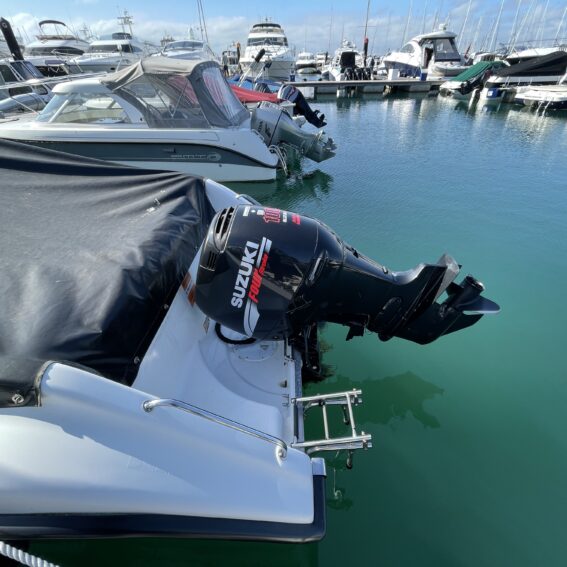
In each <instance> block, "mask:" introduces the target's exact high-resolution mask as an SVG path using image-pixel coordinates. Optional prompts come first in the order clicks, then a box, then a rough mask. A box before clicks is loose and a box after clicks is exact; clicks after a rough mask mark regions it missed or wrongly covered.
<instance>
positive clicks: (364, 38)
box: [362, 0, 370, 67]
mask: <svg viewBox="0 0 567 567" xmlns="http://www.w3.org/2000/svg"><path fill="white" fill-rule="evenodd" d="M369 13H370V0H368V3H367V4H366V21H365V22H364V37H363V38H362V46H363V50H364V66H365V67H366V58H367V55H368V36H367V35H366V33H367V32H368V15H369Z"/></svg>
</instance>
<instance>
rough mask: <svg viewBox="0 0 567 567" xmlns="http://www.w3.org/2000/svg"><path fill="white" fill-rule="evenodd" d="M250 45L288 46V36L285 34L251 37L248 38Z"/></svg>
mask: <svg viewBox="0 0 567 567" xmlns="http://www.w3.org/2000/svg"><path fill="white" fill-rule="evenodd" d="M246 45H248V46H254V45H276V46H284V45H285V46H287V38H286V37H284V36H273V35H270V36H263V37H250V38H248V43H247V44H246Z"/></svg>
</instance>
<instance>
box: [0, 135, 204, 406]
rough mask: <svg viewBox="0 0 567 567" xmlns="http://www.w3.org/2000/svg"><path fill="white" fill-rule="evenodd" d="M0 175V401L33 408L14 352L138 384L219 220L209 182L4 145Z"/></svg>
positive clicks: (30, 381) (30, 371)
mask: <svg viewBox="0 0 567 567" xmlns="http://www.w3.org/2000/svg"><path fill="white" fill-rule="evenodd" d="M0 176H1V179H2V183H1V185H0V187H1V188H0V195H1V197H2V203H1V206H0V226H1V229H0V230H1V232H2V251H1V254H0V357H11V358H12V361H11V362H9V363H6V369H5V370H1V368H0V407H5V406H6V405H9V406H11V405H13V404H12V403H11V402H10V400H11V399H12V398H13V396H14V395H16V394H20V395H22V396H24V398H25V399H26V400H27V401H26V403H35V402H34V395H33V394H32V391H33V389H34V388H35V385H36V383H37V382H36V377H37V371H36V369H35V367H34V364H35V363H32V362H30V363H29V364H30V365H31V366H28V363H27V362H21V364H22V368H21V371H17V372H16V371H14V364H15V362H14V359H16V358H17V359H19V360H20V361H24V360H26V359H31V360H32V361H33V360H35V361H46V360H58V361H68V362H71V363H77V364H81V365H83V366H86V367H88V368H92V369H93V370H95V371H97V372H99V373H100V374H102V375H103V376H106V377H108V378H111V379H113V380H116V381H120V382H122V383H124V384H127V385H131V384H132V382H133V381H134V379H135V377H136V373H137V369H138V366H139V362H140V360H141V359H142V357H143V356H144V354H145V352H146V349H147V347H148V346H149V344H150V342H151V340H152V339H153V337H154V335H155V332H156V330H157V328H158V327H159V325H160V323H161V321H162V320H163V317H164V316H165V313H166V310H167V306H168V305H169V304H170V303H171V300H172V298H173V296H174V295H175V293H176V291H177V289H178V288H179V285H180V283H181V281H182V279H183V277H184V275H185V274H186V272H187V270H188V268H189V266H190V264H191V262H192V260H193V258H194V256H195V254H196V251H197V250H198V249H199V247H200V245H201V242H202V240H203V238H204V236H205V234H206V231H207V228H208V225H209V223H210V220H211V219H212V217H213V214H214V210H213V208H212V206H211V204H210V202H209V201H208V199H207V196H206V192H205V183H204V180H203V179H202V178H195V177H189V176H187V175H183V174H180V173H174V172H163V171H151V170H143V169H137V168H130V167H126V166H121V165H117V164H112V163H109V162H102V161H98V160H94V159H89V158H82V157H77V156H72V155H69V154H64V153H60V152H54V151H51V150H44V149H41V148H36V147H32V146H28V145H23V144H19V143H16V142H10V141H6V140H0ZM6 360H8V359H6ZM1 366H2V364H1V363H0V367H1ZM24 367H25V368H27V369H25V368H24ZM20 405H21V404H20Z"/></svg>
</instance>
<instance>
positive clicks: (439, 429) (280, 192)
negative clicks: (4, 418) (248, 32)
mask: <svg viewBox="0 0 567 567" xmlns="http://www.w3.org/2000/svg"><path fill="white" fill-rule="evenodd" d="M316 107H317V108H320V109H321V110H322V112H324V113H325V114H326V115H327V117H328V119H329V126H328V128H327V131H328V132H329V134H331V135H332V136H333V137H334V138H335V140H336V141H337V143H338V144H339V146H340V149H339V153H338V154H337V156H336V157H335V158H334V159H332V160H330V161H329V162H326V163H323V164H320V167H319V168H316V167H314V166H313V164H306V168H307V169H308V170H309V171H310V173H309V174H304V175H303V176H302V177H299V176H297V175H296V176H292V178H290V179H280V180H279V181H278V183H277V184H270V185H256V186H249V187H246V188H245V189H242V187H238V190H240V191H245V192H247V193H249V194H251V195H252V196H254V197H256V198H257V199H258V200H260V201H262V202H263V203H264V204H269V205H273V206H277V207H280V208H284V209H289V210H295V211H298V212H301V213H304V214H308V215H312V216H315V217H318V218H320V219H321V220H323V221H324V222H326V223H327V224H329V225H330V226H331V227H333V228H334V229H335V230H336V231H337V232H338V233H339V234H340V235H341V236H342V237H343V238H344V239H345V240H346V241H347V242H350V243H351V244H353V245H354V246H356V247H357V248H358V249H359V250H361V251H362V252H364V253H366V254H367V255H369V256H371V257H373V258H375V259H376V260H378V261H380V262H381V263H384V264H386V265H387V266H389V267H390V268H392V269H395V270H402V269H407V268H410V267H413V266H414V265H415V264H417V263H419V262H420V261H431V262H432V261H436V260H437V259H438V257H439V256H440V255H441V254H442V253H443V252H449V253H451V254H453V255H454V256H455V258H456V259H457V260H458V261H459V262H460V263H461V264H463V272H464V274H466V273H472V274H473V275H475V276H476V277H478V278H479V279H481V280H482V281H483V282H484V283H485V285H486V288H487V292H486V296H487V297H489V298H491V299H494V300H496V301H498V302H499V303H500V304H501V306H502V312H501V313H500V314H499V315H498V316H495V317H490V318H489V317H485V318H484V319H483V320H482V321H481V322H480V323H478V324H477V325H476V326H474V327H472V328H470V329H467V330H465V331H463V332H461V333H457V334H455V335H451V336H448V337H444V338H442V339H440V340H439V341H437V342H436V343H434V344H432V345H428V346H418V345H414V344H411V343H408V342H403V341H401V340H399V339H394V340H392V341H390V342H388V343H381V342H379V341H378V339H377V338H376V337H374V336H367V337H364V338H362V339H360V338H359V339H354V340H352V341H350V342H349V343H346V342H345V341H344V337H345V335H346V330H345V329H344V328H338V327H337V328H331V327H328V328H327V329H326V331H325V333H324V338H325V340H326V342H328V343H329V347H330V348H329V350H328V352H327V353H326V355H325V359H324V362H325V363H326V364H328V365H330V366H331V367H332V369H333V375H332V376H331V377H330V378H329V379H328V381H327V382H326V383H325V384H322V385H321V384H320V385H317V386H315V387H311V388H310V389H309V392H311V393H315V392H317V391H327V390H329V391H336V390H344V389H348V388H352V387H360V388H362V390H363V398H364V405H363V406H362V407H361V408H359V409H360V411H359V412H358V416H359V420H360V422H361V423H362V425H363V428H364V430H365V431H367V432H370V433H372V435H373V438H374V448H373V449H371V450H370V451H368V452H365V453H357V455H356V456H355V466H354V469H353V470H352V471H347V470H345V469H339V470H337V472H336V474H335V473H334V472H333V469H332V468H331V467H329V478H328V487H327V499H328V532H327V537H326V538H325V540H323V541H322V542H321V543H319V544H310V545H303V546H301V545H280V544H253V543H240V542H226V543H225V542H206V541H182V540H176V541H171V540H130V541H109V542H73V543H44V544H36V545H34V546H32V551H33V552H36V553H39V554H41V555H42V556H44V557H45V558H47V559H50V560H52V561H58V562H59V563H60V564H62V565H101V564H104V565H106V566H107V567H110V566H114V565H117V566H118V565H120V566H130V565H132V566H133V565H175V566H177V565H195V566H197V565H198V566H201V565H215V566H216V565H243V566H244V565H246V566H249V565H254V566H255V565H259V566H260V565H271V566H280V565H281V566H283V565H285V566H289V565H310V566H311V565H321V566H335V565H337V566H338V565H345V564H346V565H349V566H359V565H361V566H366V565H372V566H396V567H397V566H402V567H403V566H410V565H411V566H414V565H416V566H435V567H441V566H445V565H446V566H471V567H473V566H474V567H478V566H480V565H482V566H508V565H510V566H514V567H520V566H526V567H527V566H530V567H531V566H536V565H538V566H539V565H542V566H547V567H554V566H564V565H565V564H566V563H567V537H566V536H565V527H566V526H567V417H566V416H567V371H566V368H565V355H566V353H567V330H566V322H567V301H566V294H565V290H566V289H567V287H566V284H565V282H566V280H567V159H566V156H567V117H566V116H565V114H564V115H563V116H561V115H552V116H547V117H544V118H542V117H537V116H535V115H533V114H531V113H529V112H525V111H520V110H516V109H512V108H509V107H507V108H506V109H505V110H501V111H498V112H487V111H484V110H482V109H477V110H476V111H472V112H471V111H468V110H467V108H466V107H459V106H455V103H452V102H448V101H445V100H437V99H435V98H429V97H424V98H423V97H422V98H417V97H411V98H410V97H407V98H381V97H376V98H366V99H363V100H361V99H353V100H344V101H336V100H335V99H327V100H326V101H318V102H317V103H316Z"/></svg>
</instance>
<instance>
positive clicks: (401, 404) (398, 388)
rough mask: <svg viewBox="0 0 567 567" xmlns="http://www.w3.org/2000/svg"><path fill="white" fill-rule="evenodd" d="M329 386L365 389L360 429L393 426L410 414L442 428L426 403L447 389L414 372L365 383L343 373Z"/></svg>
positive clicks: (317, 387) (359, 413) (332, 388)
mask: <svg viewBox="0 0 567 567" xmlns="http://www.w3.org/2000/svg"><path fill="white" fill-rule="evenodd" d="M328 384H329V390H330V391H337V392H341V391H345V390H351V389H352V388H359V389H361V390H362V399H363V400H364V403H363V404H362V405H360V406H358V407H357V408H356V423H357V426H358V428H359V429H361V428H364V427H365V426H368V425H370V424H375V425H387V424H391V422H392V421H401V420H403V419H405V418H406V417H407V416H408V415H411V416H413V417H414V419H416V420H417V421H419V422H420V423H421V424H422V425H423V427H430V428H434V429H435V428H438V427H441V424H440V422H439V420H438V419H437V417H435V416H434V415H433V414H431V413H429V412H428V411H426V410H425V408H424V407H423V404H424V403H425V402H426V401H428V400H431V399H433V398H434V397H435V396H440V395H442V394H443V393H444V390H443V389H442V388H439V386H437V385H435V384H433V383H432V382H428V381H427V380H424V379H423V378H420V377H419V376H418V375H417V374H414V373H413V372H410V371H408V372H405V373H404V374H398V375H396V376H386V377H385V378H380V379H370V378H369V379H366V380H362V381H354V380H351V379H350V378H348V377H347V376H343V375H341V374H339V375H337V376H336V378H335V379H331V380H330V381H329V382H328ZM321 386H322V385H321V384H318V385H315V386H313V385H312V386H310V387H309V390H310V391H312V393H313V391H315V390H317V391H319V390H321ZM325 386H327V385H325ZM312 411H313V410H312Z"/></svg>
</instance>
